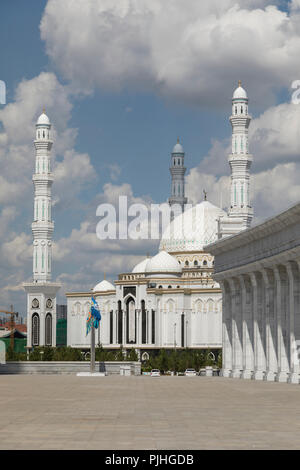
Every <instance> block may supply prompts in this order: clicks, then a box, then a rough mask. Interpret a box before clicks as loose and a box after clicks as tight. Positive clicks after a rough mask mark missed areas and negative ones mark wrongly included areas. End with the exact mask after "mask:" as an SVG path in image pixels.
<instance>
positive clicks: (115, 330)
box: [113, 311, 118, 344]
mask: <svg viewBox="0 0 300 470" xmlns="http://www.w3.org/2000/svg"><path fill="white" fill-rule="evenodd" d="M117 314H118V313H117V311H113V344H117Z"/></svg>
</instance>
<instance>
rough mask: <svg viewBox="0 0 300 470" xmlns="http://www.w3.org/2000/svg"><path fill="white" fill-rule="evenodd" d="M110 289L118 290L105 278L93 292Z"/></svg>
mask: <svg viewBox="0 0 300 470" xmlns="http://www.w3.org/2000/svg"><path fill="white" fill-rule="evenodd" d="M108 290H116V288H115V286H113V285H112V284H111V283H110V282H108V281H107V280H106V279H104V280H103V281H101V282H99V283H98V284H97V285H96V286H95V287H94V289H93V292H106V291H108Z"/></svg>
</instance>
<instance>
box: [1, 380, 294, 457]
mask: <svg viewBox="0 0 300 470" xmlns="http://www.w3.org/2000/svg"><path fill="white" fill-rule="evenodd" d="M0 397H1V429H0V449H299V448H300V387H299V386H298V385H289V384H284V383H272V382H257V381H248V380H239V379H226V378H222V377H159V378H156V377H147V376H141V377H119V376H108V377H76V376H68V375H52V376H50V375H31V376H29V375H14V376H0Z"/></svg>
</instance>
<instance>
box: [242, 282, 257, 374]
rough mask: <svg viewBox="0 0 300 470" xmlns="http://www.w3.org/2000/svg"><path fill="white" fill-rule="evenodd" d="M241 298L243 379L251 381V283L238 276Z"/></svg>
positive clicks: (252, 366)
mask: <svg viewBox="0 0 300 470" xmlns="http://www.w3.org/2000/svg"><path fill="white" fill-rule="evenodd" d="M239 282H240V286H241V296H242V302H241V305H242V322H243V324H242V353H243V372H242V378H243V379H252V377H253V372H254V357H253V347H252V342H251V337H252V332H253V320H252V311H251V304H250V294H251V283H250V279H249V278H245V277H244V276H239Z"/></svg>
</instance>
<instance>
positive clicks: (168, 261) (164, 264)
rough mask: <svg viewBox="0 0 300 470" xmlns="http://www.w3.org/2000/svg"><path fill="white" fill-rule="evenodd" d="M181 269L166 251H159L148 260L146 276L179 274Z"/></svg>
mask: <svg viewBox="0 0 300 470" xmlns="http://www.w3.org/2000/svg"><path fill="white" fill-rule="evenodd" d="M181 271H182V268H181V266H180V264H179V263H178V261H177V259H176V258H174V256H172V255H169V253H167V252H166V251H160V252H159V253H158V254H157V255H155V256H153V258H151V259H149V260H148V263H147V265H146V269H145V273H146V274H153V273H156V274H166V273H168V274H171V275H172V274H180V273H181Z"/></svg>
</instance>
